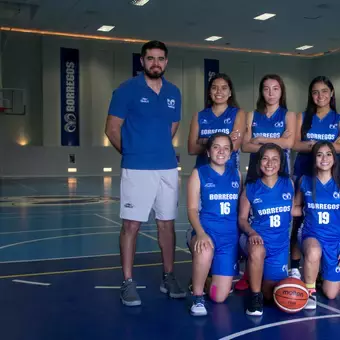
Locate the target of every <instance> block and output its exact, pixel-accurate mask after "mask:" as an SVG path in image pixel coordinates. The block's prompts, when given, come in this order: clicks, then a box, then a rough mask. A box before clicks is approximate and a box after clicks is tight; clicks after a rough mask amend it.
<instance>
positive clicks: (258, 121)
mask: <svg viewBox="0 0 340 340" xmlns="http://www.w3.org/2000/svg"><path fill="white" fill-rule="evenodd" d="M287 111H288V110H287V109H284V108H282V107H279V108H278V109H277V110H276V111H275V112H274V113H273V115H272V116H271V117H269V118H268V117H267V116H266V115H265V114H264V113H260V112H258V111H254V116H253V122H252V126H251V130H252V136H251V137H252V138H256V137H265V138H275V139H277V138H281V137H282V135H283V133H284V132H285V130H286V113H287ZM285 154H286V168H285V171H286V173H287V174H289V173H290V150H285ZM254 160H255V154H250V162H253V161H254Z"/></svg>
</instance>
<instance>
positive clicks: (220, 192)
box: [188, 133, 242, 316]
mask: <svg viewBox="0 0 340 340" xmlns="http://www.w3.org/2000/svg"><path fill="white" fill-rule="evenodd" d="M206 146H207V154H208V157H209V163H208V164H206V165H202V166H201V167H199V168H195V169H194V170H193V172H192V174H191V176H190V178H189V181H188V217H189V221H190V223H191V225H192V227H193V233H192V239H191V242H190V248H191V252H192V256H193V273H192V285H193V287H192V288H193V299H194V301H193V304H192V306H191V310H190V311H191V314H192V315H195V316H198V315H206V314H207V310H206V308H205V302H204V297H203V288H204V283H205V280H206V278H207V275H208V272H209V269H211V274H212V283H211V286H210V291H209V295H210V297H211V299H212V300H214V301H215V302H223V301H224V300H225V299H226V298H227V296H228V294H229V292H230V289H231V286H232V281H233V276H234V275H237V274H238V265H237V260H238V238H239V233H238V227H237V210H238V197H239V192H240V190H241V187H242V179H241V173H240V171H239V170H237V169H236V168H234V167H229V166H226V163H227V161H228V160H229V158H230V155H231V153H232V151H233V144H232V140H231V138H230V137H229V136H228V135H226V134H224V133H216V134H214V135H212V136H211V137H210V138H209V139H208V142H207V145H206ZM200 204H201V209H200V210H199V205H200Z"/></svg>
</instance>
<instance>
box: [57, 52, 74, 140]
mask: <svg viewBox="0 0 340 340" xmlns="http://www.w3.org/2000/svg"><path fill="white" fill-rule="evenodd" d="M60 99H61V105H60V107H61V145H62V146H79V51H78V50H76V49H71V48H63V47H62V48H61V49H60Z"/></svg>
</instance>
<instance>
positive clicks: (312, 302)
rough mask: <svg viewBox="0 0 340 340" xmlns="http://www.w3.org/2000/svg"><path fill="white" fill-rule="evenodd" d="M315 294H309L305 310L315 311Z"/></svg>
mask: <svg viewBox="0 0 340 340" xmlns="http://www.w3.org/2000/svg"><path fill="white" fill-rule="evenodd" d="M316 302H317V301H316V292H315V291H313V292H311V293H309V298H308V302H307V304H306V306H305V308H304V309H307V310H311V309H316Z"/></svg>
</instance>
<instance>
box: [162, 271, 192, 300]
mask: <svg viewBox="0 0 340 340" xmlns="http://www.w3.org/2000/svg"><path fill="white" fill-rule="evenodd" d="M160 291H161V292H162V293H165V294H169V296H170V297H171V298H173V299H180V298H185V297H186V295H187V293H186V292H185V291H184V290H183V289H182V288H181V287H180V285H179V284H178V282H177V280H176V277H175V275H174V273H168V274H166V275H165V276H164V277H163V282H162V283H161V286H160Z"/></svg>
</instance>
